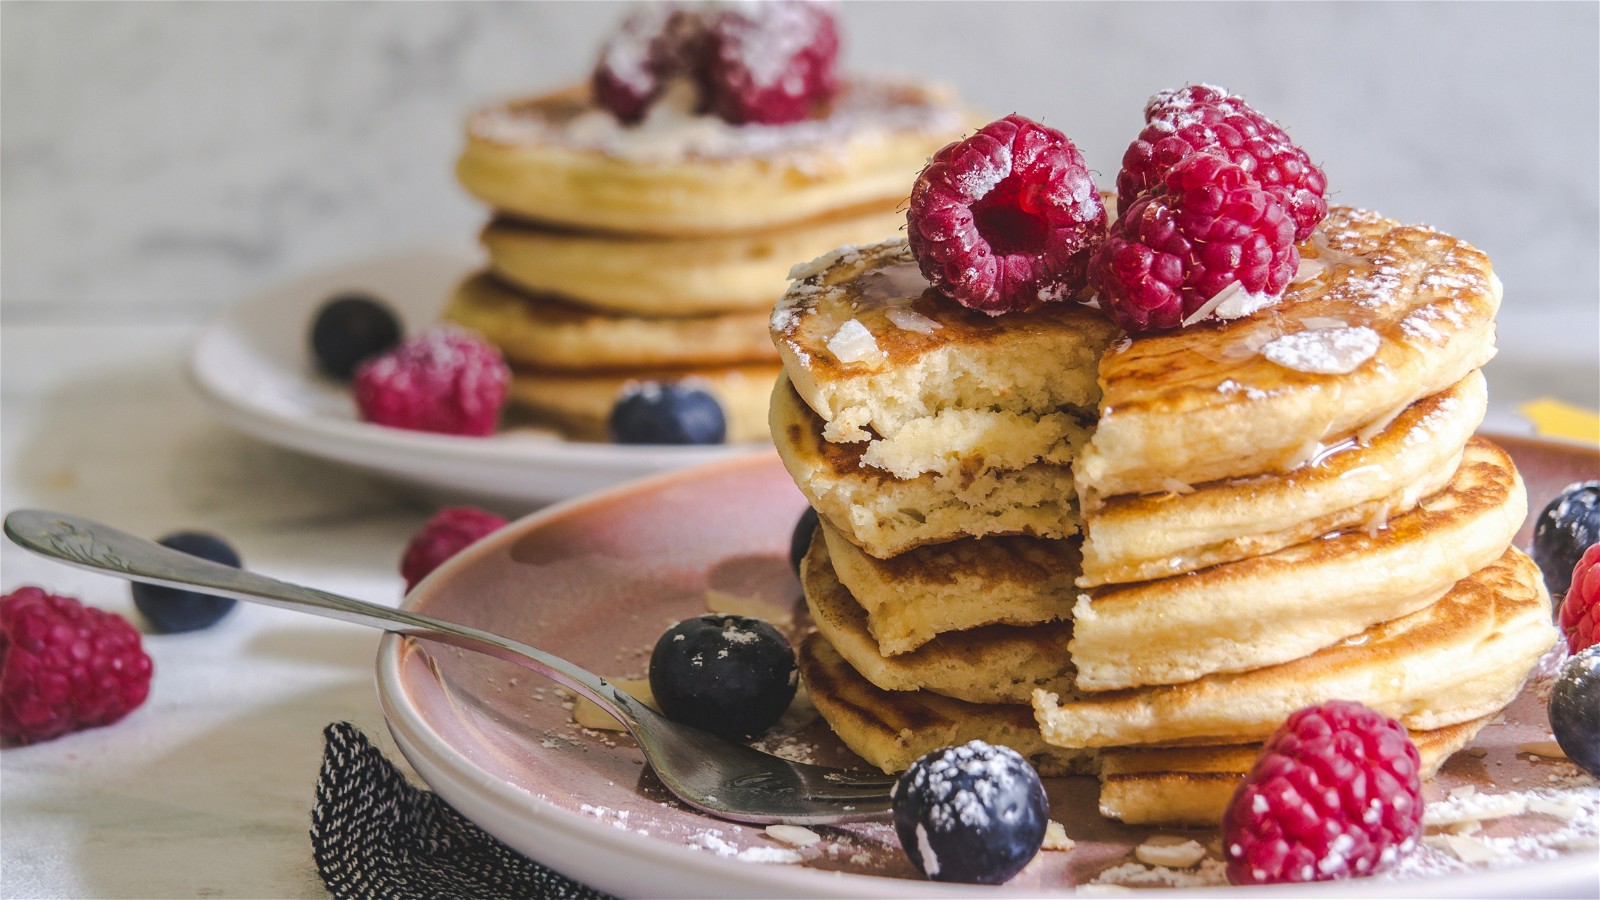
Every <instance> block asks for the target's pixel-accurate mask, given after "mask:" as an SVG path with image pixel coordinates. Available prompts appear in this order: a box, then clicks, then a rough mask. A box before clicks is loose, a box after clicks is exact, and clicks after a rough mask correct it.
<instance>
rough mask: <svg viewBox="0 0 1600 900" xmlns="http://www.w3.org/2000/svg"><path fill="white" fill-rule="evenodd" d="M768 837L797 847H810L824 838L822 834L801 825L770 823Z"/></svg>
mask: <svg viewBox="0 0 1600 900" xmlns="http://www.w3.org/2000/svg"><path fill="white" fill-rule="evenodd" d="M767 837H770V838H772V839H773V840H775V841H782V842H783V843H785V844H790V845H792V846H795V847H809V846H811V845H812V844H815V843H816V842H817V841H820V840H822V835H820V834H817V833H816V832H815V831H812V830H811V829H809V828H803V827H801V826H799V825H768V826H767Z"/></svg>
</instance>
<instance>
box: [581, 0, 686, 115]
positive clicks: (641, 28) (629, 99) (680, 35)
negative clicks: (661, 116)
mask: <svg viewBox="0 0 1600 900" xmlns="http://www.w3.org/2000/svg"><path fill="white" fill-rule="evenodd" d="M703 31H704V29H703V28H702V27H701V25H700V23H699V19H698V17H697V16H695V15H694V14H693V13H692V12H690V11H689V10H688V9H686V8H685V7H684V6H683V5H681V4H678V3H669V2H663V3H646V4H642V5H640V6H638V7H636V8H635V9H634V10H633V12H631V13H629V14H628V16H627V18H625V19H623V20H622V24H621V25H619V26H618V27H617V30H616V31H615V32H613V33H612V35H611V37H610V38H608V39H607V40H606V42H605V44H604V45H603V46H602V47H601V50H600V61H599V63H598V64H596V66H595V70H594V96H595V102H596V103H598V104H599V105H600V106H601V107H603V108H605V109H607V110H610V111H611V113H612V114H613V115H615V116H616V117H617V119H619V120H620V121H622V122H625V123H627V124H633V123H636V122H638V121H639V120H640V119H643V118H644V115H645V110H646V109H648V108H649V107H650V105H651V104H652V103H654V102H655V101H656V100H657V98H659V97H660V96H661V92H662V90H663V89H664V87H665V86H666V83H667V82H668V81H669V80H670V79H672V78H673V77H674V76H681V75H686V74H687V73H688V71H689V69H690V67H691V65H692V64H693V61H694V60H695V59H696V58H697V57H698V56H699V55H700V54H701V53H702V52H703V51H702V50H701V48H700V47H699V46H698V45H699V44H702V43H703V42H704V35H703Z"/></svg>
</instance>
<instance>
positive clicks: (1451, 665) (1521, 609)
mask: <svg viewBox="0 0 1600 900" xmlns="http://www.w3.org/2000/svg"><path fill="white" fill-rule="evenodd" d="M1080 625H1081V623H1080ZM1556 638H1557V632H1556V629H1555V628H1554V626H1552V625H1551V624H1550V600H1549V597H1548V595H1547V594H1546V593H1545V589H1544V584H1543V582H1542V579H1541V578H1540V577H1539V571H1538V568H1537V567H1536V566H1534V564H1533V561H1532V560H1530V559H1528V558H1527V557H1526V556H1524V555H1523V554H1522V553H1521V552H1519V551H1517V550H1516V549H1509V550H1507V551H1506V552H1505V554H1504V555H1503V556H1501V557H1500V558H1499V559H1498V560H1496V561H1495V562H1494V563H1493V564H1491V565H1489V566H1487V567H1485V568H1483V569H1481V570H1479V571H1477V572H1474V573H1473V574H1472V575H1470V576H1468V577H1467V578H1464V579H1462V580H1461V581H1460V582H1458V583H1457V584H1456V585H1455V586H1454V587H1452V588H1451V589H1450V591H1449V592H1448V593H1446V594H1445V595H1444V596H1443V597H1442V598H1440V599H1439V600H1438V601H1436V602H1435V603H1433V604H1432V605H1430V606H1428V607H1426V608H1424V609H1422V610H1419V611H1417V612H1415V613H1412V614H1411V615H1408V616H1405V617H1403V618H1400V619H1396V620H1394V621H1392V622H1386V623H1383V624H1381V625H1377V626H1374V627H1372V628H1370V629H1368V630H1367V631H1364V632H1362V633H1361V634H1360V635H1358V636H1356V637H1354V638H1351V639H1348V640H1345V641H1342V642H1340V643H1338V644H1336V645H1334V646H1332V647H1327V648H1324V649H1322V650H1319V651H1318V652H1316V653H1314V654H1311V655H1310V656H1306V657H1302V658H1300V659H1296V660H1293V661H1291V662H1286V663H1281V664H1279V665H1276V666H1269V667H1266V668H1262V669H1255V670H1252V671H1249V672H1240V673H1236V674H1227V675H1207V676H1205V677H1204V678H1199V679H1196V680H1194V681H1189V682H1185V683H1183V684H1177V685H1163V686H1159V687H1148V688H1138V689H1131V690H1122V691H1107V692H1103V693H1098V694H1090V695H1084V696H1083V697H1082V698H1081V699H1077V700H1062V699H1061V698H1060V697H1058V696H1056V695H1054V694H1051V693H1050V692H1048V691H1038V692H1036V693H1035V694H1034V698H1033V705H1034V712H1035V715H1036V716H1037V719H1038V722H1039V727H1040V729H1041V731H1042V732H1043V734H1044V736H1045V740H1047V741H1049V742H1050V743H1052V744H1056V745H1057V746H1061V747H1068V748H1083V747H1109V746H1126V745H1141V744H1158V743H1159V744H1220V743H1249V742H1254V741H1260V740H1264V739H1265V738H1266V737H1267V735H1268V734H1270V733H1271V732H1272V730H1273V729H1274V728H1276V727H1277V726H1278V724H1279V723H1281V722H1282V721H1283V719H1284V718H1285V717H1286V716H1288V715H1289V713H1291V712H1293V711H1294V710H1297V709H1300V708H1302V707H1305V706H1310V705H1312V704H1314V703H1320V702H1322V701H1325V700H1331V699H1336V698H1337V699H1342V700H1353V701H1356V702H1359V703H1365V704H1366V705H1367V706H1370V707H1372V708H1373V709H1376V710H1378V711H1379V712H1382V713H1383V714H1384V715H1387V716H1390V717H1391V718H1395V719H1398V720H1399V721H1400V722H1401V724H1403V725H1405V726H1406V727H1407V728H1408V729H1411V730H1414V731H1426V730H1432V729H1435V728H1443V727H1445V726H1447V725H1455V724H1459V723H1462V722H1466V721H1469V720H1471V719H1476V718H1479V717H1481V716H1484V715H1487V714H1489V713H1491V712H1494V711H1495V710H1498V709H1500V708H1501V707H1503V706H1505V705H1506V703H1508V702H1510V700H1511V698H1512V697H1514V696H1516V693H1517V691H1518V690H1520V689H1521V687H1522V684H1523V682H1524V681H1525V680H1526V678H1527V676H1528V673H1529V672H1530V671H1531V670H1532V669H1533V667H1534V665H1535V664H1536V663H1537V662H1538V660H1539V657H1541V656H1542V655H1544V653H1545V652H1546V651H1548V650H1549V649H1550V647H1551V646H1552V645H1553V644H1554V643H1555V641H1556ZM1150 643H1155V641H1150Z"/></svg>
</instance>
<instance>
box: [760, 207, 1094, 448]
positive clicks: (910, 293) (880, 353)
mask: <svg viewBox="0 0 1600 900" xmlns="http://www.w3.org/2000/svg"><path fill="white" fill-rule="evenodd" d="M793 276H794V278H795V281H794V283H793V284H792V285H790V287H789V291H788V292H787V293H786V294H784V296H783V299H782V300H780V301H779V302H778V306H777V308H776V309H775V310H774V311H773V313H772V338H773V341H774V343H776V344H777V346H778V352H779V353H780V354H781V355H782V357H783V364H784V368H785V370H786V371H787V372H788V374H789V378H790V380H791V381H792V382H793V383H794V386H795V390H796V391H797V392H798V394H799V396H800V397H801V398H802V399H803V400H804V401H805V403H806V405H807V406H809V407H811V409H812V410H814V411H815V412H816V413H817V415H818V416H820V417H821V418H822V421H823V422H824V425H825V428H824V430H823V435H824V436H825V437H826V438H827V439H828V440H830V441H840V442H852V441H866V440H869V439H873V438H892V437H895V436H897V435H898V434H899V433H900V431H901V430H902V429H904V428H905V427H906V426H907V425H908V424H910V423H913V422H917V421H918V420H924V419H928V418H931V417H933V416H936V415H938V414H939V413H941V412H946V413H948V412H950V411H954V410H961V411H968V412H972V413H985V414H989V415H992V416H996V417H1017V418H1021V419H1024V420H1037V419H1039V418H1041V417H1043V416H1046V415H1049V414H1053V413H1059V412H1061V411H1063V410H1066V409H1078V410H1082V411H1085V412H1091V413H1092V410H1093V409H1094V407H1095V406H1096V404H1097V403H1098V402H1099V399H1100V388H1099V385H1098V384H1097V383H1096V380H1095V379H1096V373H1095V365H1096V361H1097V360H1098V359H1099V357H1100V354H1101V353H1102V352H1103V351H1104V350H1105V349H1106V348H1107V347H1108V346H1110V344H1111V342H1112V341H1114V340H1115V339H1116V338H1117V336H1118V334H1119V333H1120V332H1119V331H1118V329H1117V327H1116V326H1115V325H1113V324H1112V323H1111V322H1110V321H1109V320H1107V319H1106V318H1105V316H1103V315H1101V314H1100V313H1099V312H1098V311H1096V310H1093V309H1089V308H1087V307H1084V306H1081V305H1078V304H1075V303H1047V304H1045V305H1044V306H1042V307H1041V308H1039V309H1038V310H1035V311H1033V312H1027V313H1008V314H1006V315H1003V316H990V315H988V314H986V313H983V312H979V311H977V310H972V309H968V308H966V307H964V306H962V305H961V304H959V303H957V302H955V301H954V300H951V299H950V298H948V297H946V296H944V295H943V294H941V293H939V292H938V291H936V290H933V289H932V288H931V286H930V285H929V284H928V281H927V280H926V279H925V278H923V277H922V272H921V271H920V270H919V269H918V267H917V264H916V262H915V261H914V260H913V259H912V257H911V250H910V247H909V246H908V245H907V244H906V242H905V240H904V238H900V239H896V240H892V241H887V242H885V243H882V244H878V245H874V246H868V247H842V248H840V249H839V250H837V251H835V252H834V253H832V254H828V255H827V256H824V257H822V258H819V259H817V260H814V261H812V262H811V263H808V264H806V265H803V266H797V267H796V269H795V272H794V273H793Z"/></svg>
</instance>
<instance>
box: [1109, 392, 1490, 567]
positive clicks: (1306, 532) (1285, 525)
mask: <svg viewBox="0 0 1600 900" xmlns="http://www.w3.org/2000/svg"><path fill="white" fill-rule="evenodd" d="M1487 399H1488V398H1487V392H1486V391H1485V389H1484V381H1483V375H1482V373H1479V372H1473V373H1472V374H1470V375H1468V376H1467V377H1466V378H1463V379H1462V380H1461V381H1459V382H1457V383H1456V384H1455V385H1453V386H1451V387H1450V388H1449V389H1447V390H1445V391H1442V392H1440V393H1438V394H1434V395H1433V396H1431V397H1425V398H1423V399H1421V400H1419V401H1417V402H1416V403H1413V404H1411V405H1410V406H1408V407H1406V409H1405V410H1404V411H1402V412H1401V413H1400V415H1399V416H1398V417H1396V418H1395V419H1394V421H1393V422H1391V423H1388V425H1387V427H1384V428H1382V429H1381V430H1379V431H1377V432H1376V433H1375V434H1371V435H1364V436H1362V439H1361V440H1357V439H1351V440H1349V441H1347V442H1345V444H1343V445H1340V446H1338V447H1336V448H1331V449H1330V450H1329V451H1327V452H1326V453H1324V454H1322V455H1320V456H1319V457H1318V458H1317V459H1316V460H1314V461H1313V462H1312V463H1311V464H1308V465H1304V466H1301V467H1299V468H1297V469H1295V470H1294V471H1292V472H1288V473H1278V472H1270V473H1266V474H1262V475H1251V476H1243V477H1240V478H1228V479H1223V480H1220V481H1213V482H1209V483H1207V484H1201V485H1194V486H1192V487H1191V486H1189V485H1186V484H1180V483H1178V482H1176V480H1175V481H1174V483H1173V490H1171V491H1168V492H1165V493H1161V494H1122V495H1119V496H1116V497H1111V498H1108V499H1105V500H1103V501H1101V502H1099V503H1092V502H1091V503H1090V504H1089V505H1088V506H1086V507H1084V508H1083V509H1082V515H1083V520H1084V522H1083V529H1084V542H1083V575H1082V576H1081V577H1080V578H1079V579H1078V584H1079V585H1080V586H1083V587H1093V586H1095V585H1102V584H1121V583H1127V582H1133V581H1146V580H1149V579H1152V578H1163V577H1166V576H1169V575H1179V574H1182V573H1184V572H1192V571H1194V570H1196V569H1203V568H1205V567H1206V566H1214V565H1217V564H1218V563H1225V562H1232V561H1234V560H1239V559H1246V558H1248V557H1251V556H1260V555H1262V554H1265V553H1271V552H1273V551H1275V550H1281V549H1283V548H1284V547H1289V546H1292V545H1294V544H1298V543H1300V542H1302V541H1308V540H1311V539H1312V538H1314V537H1317V536H1319V535H1323V534H1327V533H1329V532H1331V531H1336V530H1338V529H1340V528H1346V527H1350V526H1362V525H1366V524H1368V523H1372V522H1381V521H1384V520H1386V519H1393V518H1395V517H1396V516H1399V515H1401V514H1402V513H1404V512H1406V511H1407V510H1410V509H1412V508H1413V507H1415V506H1416V505H1417V502H1418V501H1419V500H1420V499H1421V498H1423V497H1426V496H1428V495H1429V494H1432V493H1433V492H1435V491H1437V490H1438V489H1439V488H1440V487H1442V486H1443V485H1444V483H1445V482H1446V481H1448V480H1449V478H1450V474H1451V473H1452V472H1454V471H1455V469H1456V466H1457V464H1458V463H1459V461H1460V457H1461V448H1462V447H1463V446H1465V445H1466V442H1467V439H1468V438H1469V437H1471V436H1472V432H1473V430H1474V429H1476V428H1477V427H1478V425H1479V423H1480V422H1482V421H1483V414H1484V410H1485V408H1486V407H1487Z"/></svg>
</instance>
